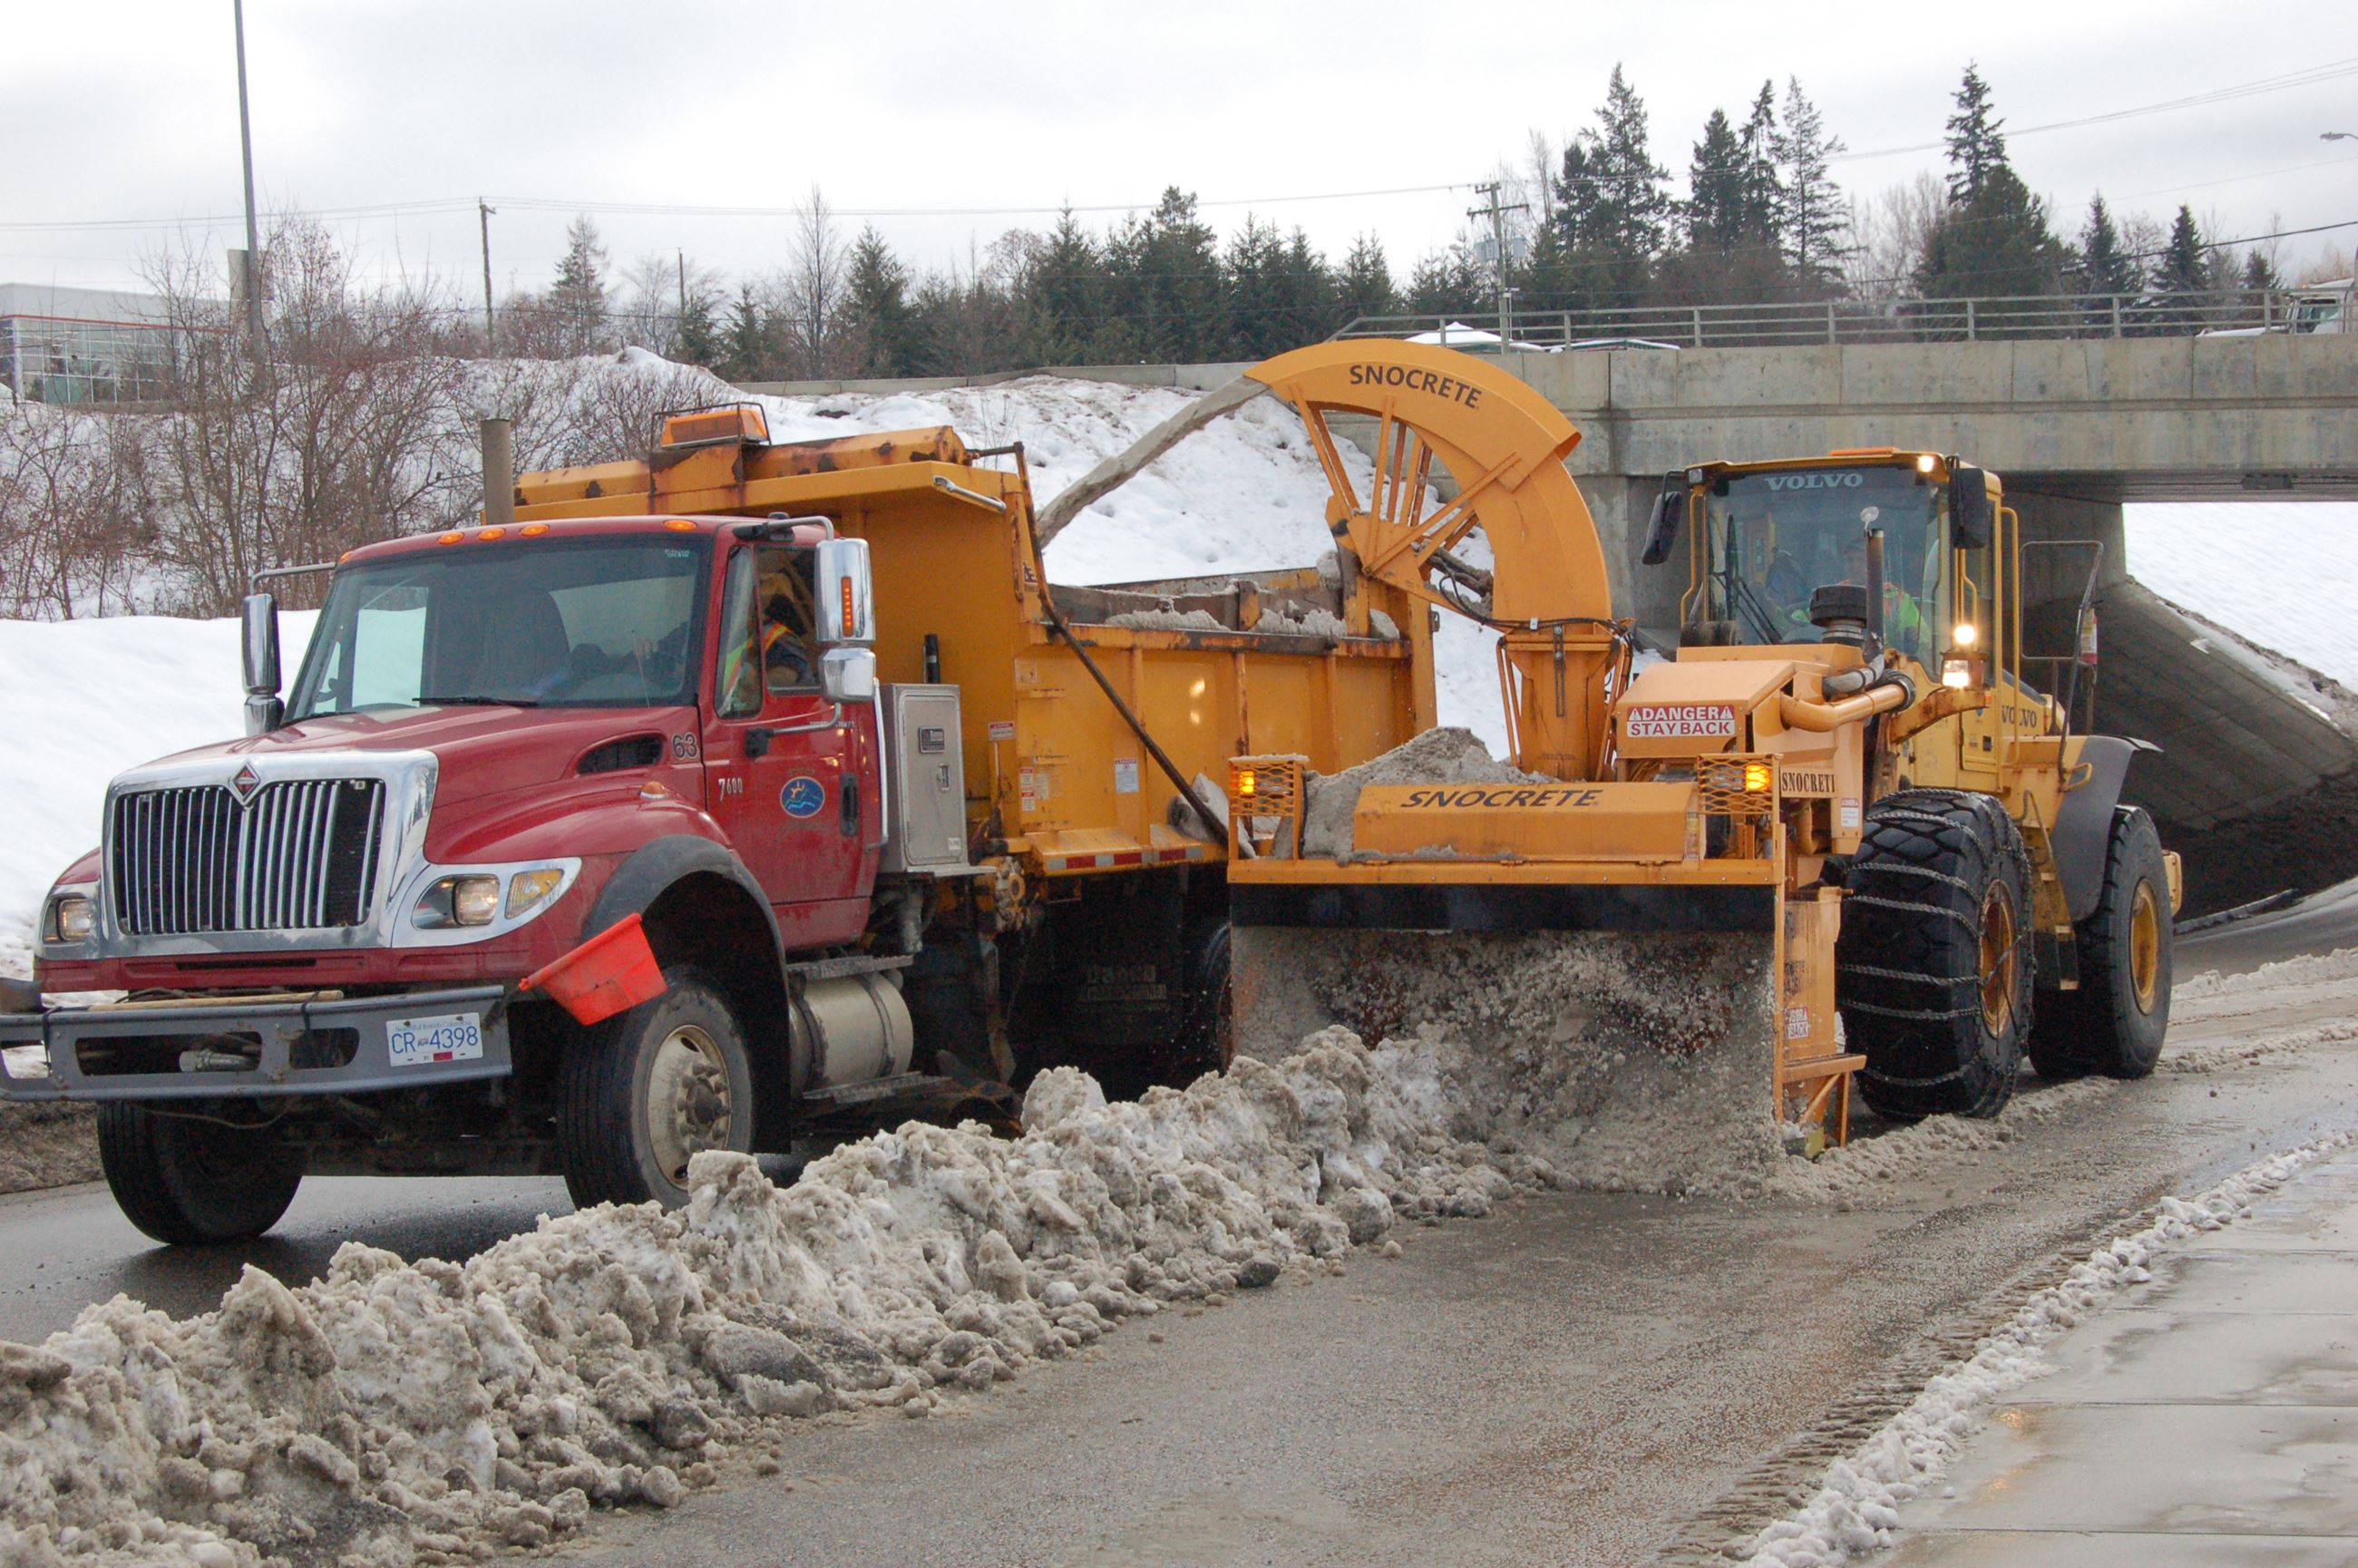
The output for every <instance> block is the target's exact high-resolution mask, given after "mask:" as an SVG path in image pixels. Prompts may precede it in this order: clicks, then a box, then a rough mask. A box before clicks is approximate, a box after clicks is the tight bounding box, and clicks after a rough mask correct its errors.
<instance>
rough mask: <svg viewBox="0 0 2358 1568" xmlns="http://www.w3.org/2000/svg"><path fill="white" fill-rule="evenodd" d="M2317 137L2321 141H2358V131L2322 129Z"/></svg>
mask: <svg viewBox="0 0 2358 1568" xmlns="http://www.w3.org/2000/svg"><path fill="white" fill-rule="evenodd" d="M2317 139H2318V140H2319V141H2320V142H2358V131H2320V132H2319V133H2318V134H2317Z"/></svg>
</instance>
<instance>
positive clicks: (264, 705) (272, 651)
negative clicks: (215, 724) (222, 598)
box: [239, 593, 287, 735]
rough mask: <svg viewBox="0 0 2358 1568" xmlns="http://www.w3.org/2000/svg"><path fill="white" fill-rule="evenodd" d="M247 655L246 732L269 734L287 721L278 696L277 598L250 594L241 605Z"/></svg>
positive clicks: (263, 594)
mask: <svg viewBox="0 0 2358 1568" xmlns="http://www.w3.org/2000/svg"><path fill="white" fill-rule="evenodd" d="M239 616H240V621H241V629H242V630H243V633H244V635H243V638H242V640H241V641H242V647H243V654H244V655H245V732H246V733H247V734H249V735H267V734H269V733H270V731H272V730H276V729H277V728H278V726H279V724H280V723H281V722H282V721H283V720H284V719H285V717H286V712H287V705H286V704H285V703H283V702H281V701H279V699H278V600H276V599H273V598H272V597H271V596H270V595H268V594H266V593H249V594H247V595H246V596H245V600H244V602H243V604H242V605H240V606H239Z"/></svg>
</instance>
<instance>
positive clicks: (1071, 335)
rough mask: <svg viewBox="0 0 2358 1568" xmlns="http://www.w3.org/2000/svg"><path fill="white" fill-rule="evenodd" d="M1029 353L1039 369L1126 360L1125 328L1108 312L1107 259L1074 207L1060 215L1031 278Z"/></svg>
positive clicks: (1027, 293) (1027, 306) (1027, 329)
mask: <svg viewBox="0 0 2358 1568" xmlns="http://www.w3.org/2000/svg"><path fill="white" fill-rule="evenodd" d="M1025 296H1026V297H1025V301H1024V304H1025V310H1024V328H1023V333H1024V341H1025V352H1026V355H1027V357H1028V359H1029V361H1030V362H1031V363H1033V364H1035V365H1055V364H1083V363H1087V362H1093V361H1095V362H1112V361H1114V360H1118V359H1120V358H1122V357H1124V355H1123V354H1122V352H1121V351H1120V349H1119V348H1118V347H1116V346H1115V345H1116V344H1117V343H1118V342H1119V341H1120V338H1121V332H1120V327H1119V324H1118V323H1116V322H1115V321H1113V320H1112V319H1110V317H1109V314H1108V311H1109V306H1110V300H1109V295H1108V287H1107V280H1106V258H1105V255H1104V254H1103V253H1102V252H1101V251H1099V249H1098V245H1097V243H1096V242H1095V241H1094V240H1092V239H1090V237H1089V233H1088V231H1087V229H1084V228H1083V227H1081V223H1080V220H1078V219H1077V218H1076V217H1074V216H1073V211H1072V209H1071V208H1069V207H1068V208H1066V209H1065V211H1062V212H1060V213H1058V214H1057V215H1056V226H1055V228H1053V229H1051V230H1049V231H1048V237H1047V240H1046V243H1044V244H1043V245H1042V246H1041V249H1040V254H1039V255H1038V257H1037V258H1036V259H1035V260H1034V261H1033V265H1032V268H1031V271H1030V273H1029V275H1028V276H1027V278H1026V280H1025Z"/></svg>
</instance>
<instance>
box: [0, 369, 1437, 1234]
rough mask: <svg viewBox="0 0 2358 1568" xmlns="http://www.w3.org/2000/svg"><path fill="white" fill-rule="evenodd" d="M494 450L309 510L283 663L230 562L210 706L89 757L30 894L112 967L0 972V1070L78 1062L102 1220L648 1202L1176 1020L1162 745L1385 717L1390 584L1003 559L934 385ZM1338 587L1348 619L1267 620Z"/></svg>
mask: <svg viewBox="0 0 2358 1568" xmlns="http://www.w3.org/2000/svg"><path fill="white" fill-rule="evenodd" d="M514 503H515V504H514V508H513V518H510V517H508V516H506V515H501V516H500V517H499V518H498V519H497V521H494V522H487V523H486V524H485V525H483V526H481V527H472V528H466V529H459V530H453V531H451V532H449V533H444V534H440V535H427V536H424V537H417V538H408V539H402V540H397V541H394V542H389V543H385V544H380V545H373V546H368V547H366V548H363V549H360V550H356V551H354V552H352V553H351V554H350V555H348V556H346V557H344V558H343V560H342V561H341V562H340V563H338V564H337V565H336V566H335V567H334V568H333V576H332V578H331V579H330V582H329V586H328V588H327V591H326V599H325V608H324V610H323V611H322V612H321V614H320V617H319V625H318V629H317V631H316V633H315V634H314V636H313V638H312V641H311V645H310V648H309V650H308V653H307V654H305V655H304V657H303V660H302V665H301V668H300V670H299V671H298V672H297V675H296V676H295V680H294V683H293V686H292V688H291V690H289V691H288V692H287V695H286V696H285V697H281V696H280V695H279V690H278V688H279V679H278V671H277V667H276V666H277V647H276V609H275V606H274V605H273V604H272V602H271V601H270V600H269V599H267V598H266V597H262V596H257V597H256V598H255V599H254V600H249V601H248V604H247V611H248V614H247V622H246V631H247V637H246V653H247V687H248V690H249V693H250V694H251V695H250V698H249V705H248V712H249V725H248V729H249V730H250V734H249V736H248V738H246V739H243V740H239V741H231V742H228V743H225V744H222V745H217V746H211V747H206V748H203V749H201V750H199V751H195V752H184V753H182V754H180V755H178V756H175V757H171V758H168V759H166V760H164V761H161V762H156V763H153V764H150V765H148V766H146V767H142V768H138V769H135V770H133V771H132V772H130V773H124V775H123V776H121V777H119V778H117V779H115V780H114V782H113V784H112V785H111V786H110V788H109V790H108V793H107V798H106V806H105V819H104V822H103V847H102V848H101V849H98V850H96V851H94V852H93V853H92V854H90V855H88V856H85V857H84V858H83V859H81V860H79V861H77V862H76V863H75V864H74V865H73V866H72V867H70V869H69V870H68V871H66V872H65V874H64V875H63V876H62V877H61V878H60V879H59V881H58V882H57V884H56V886H55V888H54V890H53V891H52V892H51V893H50V894H49V898H48V899H47V901H46V903H45V904H44V906H43V909H42V911H41V917H40V918H41V925H40V933H39V946H38V964H37V979H38V985H39V988H40V989H41V990H42V991H43V992H44V993H64V992H92V991H120V992H124V993H126V1000H123V1001H121V1002H117V1003H112V1004H108V1005H104V1006H95V1007H92V1006H77V1007H57V1008H52V1009H48V1010H45V1011H28V1012H21V1013H17V1014H15V1015H11V1016H7V1017H5V1018H0V1044H8V1045H17V1044H36V1043H37V1044H42V1045H45V1046H46V1047H47V1048H48V1059H47V1065H46V1067H44V1068H42V1069H40V1070H39V1071H38V1072H35V1071H33V1070H32V1069H30V1068H26V1069H25V1074H26V1076H0V1097H5V1098H9V1099H16V1100H42V1099H50V1100H54V1099H75V1100H91V1101H96V1102H98V1105H99V1107H100V1111H99V1140H100V1148H101V1152H102V1154H103V1161H104V1165H105V1170H106V1175H107V1179H108V1181H109V1183H110V1184H111V1185H112V1186H113V1188H114V1193H115V1195H116V1197H117V1199H118V1200H119V1202H120V1203H121V1205H122V1206H123V1208H124V1212H125V1213H126V1214H127V1215H128V1216H129V1217H131V1219H132V1220H133V1221H134V1223H135V1224H136V1225H138V1226H139V1227H140V1228H142V1229H143V1230H145V1231H146V1232H147V1233H148V1234H150V1235H152V1236H155V1237H157V1238H160V1239H163V1240H166V1241H170V1242H199V1241H214V1240H222V1239H227V1238H236V1237H242V1236H249V1235H253V1234H255V1233H258V1232H260V1231H262V1230H265V1229H266V1228H268V1227H270V1226H271V1225H272V1224H274V1223H275V1222H276V1220H277V1218H278V1217H279V1216H280V1215H281V1214H282V1213H283V1212H284V1211H285V1209H286V1207H287V1204H288V1202H289V1201H290V1200H291V1199H292V1197H293V1195H294V1193H295V1190H296V1186H297V1183H298V1182H300V1180H301V1179H302V1177H303V1176H304V1174H305V1173H540V1172H561V1173H563V1174H564V1176H565V1177H566V1180H567V1182H568V1185H569V1187H570V1189H571V1191H572V1194H573V1195H574V1197H575V1199H576V1201H577V1202H580V1203H585V1204H586V1203H591V1202H597V1201H600V1200H604V1199H618V1200H642V1199H647V1198H654V1199H658V1200H661V1201H664V1202H666V1203H676V1202H678V1201H681V1199H682V1198H683V1196H684V1190H683V1184H684V1182H685V1181H686V1178H687V1162H688V1158H689V1156H690V1155H691V1154H693V1153H695V1152H697V1151H698V1150H702V1149H708V1148H728V1149H739V1150H751V1151H755V1152H774V1153H778V1154H782V1155H793V1154H795V1153H797V1152H809V1151H811V1150H812V1149H814V1148H817V1147H824V1146H825V1145H826V1144H827V1142H828V1141H832V1140H834V1139H838V1138H840V1137H842V1136H844V1135H846V1134H847V1133H849V1132H855V1131H859V1130H865V1129H867V1128H870V1127H872V1126H874V1125H877V1124H878V1122H879V1121H880V1120H882V1119H898V1118H902V1117H905V1116H909V1115H957V1114H968V1113H973V1112H975V1111H978V1110H981V1111H986V1112H987V1111H990V1110H991V1109H993V1108H1004V1107H1006V1106H1007V1105H1008V1104H1009V1103H1010V1098H1011V1091H1010V1088H1009V1086H1010V1085H1011V1084H1015V1083H1019V1082H1021V1081H1022V1076H1023V1075H1024V1074H1025V1073H1027V1072H1029V1071H1032V1070H1034V1069H1036V1068H1037V1067H1038V1066H1040V1065H1044V1064H1046V1063H1050V1062H1058V1061H1076V1062H1081V1063H1085V1064H1086V1065H1089V1066H1090V1067H1091V1068H1092V1069H1094V1070H1096V1071H1098V1072H1099V1073H1100V1074H1102V1075H1104V1076H1106V1077H1107V1078H1108V1079H1109V1084H1110V1085H1112V1086H1114V1087H1131V1088H1134V1087H1141V1086H1142V1085H1143V1084H1145V1083H1147V1082H1150V1081H1153V1080H1156V1079H1169V1078H1174V1077H1183V1076H1189V1075H1192V1073H1193V1072H1194V1071H1195V1070H1198V1069H1200V1068H1202V1067H1204V1066H1207V1065H1218V1063H1219V1061H1220V1059H1221V1046H1220V1044H1219V1027H1220V1018H1221V999H1222V998H1223V997H1224V995H1225V992H1226V983H1227V945H1226V932H1227V923H1226V920H1227V893H1226V887H1225V880H1224V876H1223V871H1224V863H1223V862H1224V858H1225V854H1226V850H1225V847H1224V845H1225V837H1226V836H1225V833H1224V831H1223V829H1222V827H1221V825H1220V824H1219V823H1218V822H1217V820H1213V821H1209V822H1207V821H1206V820H1205V819H1206V818H1214V819H1217V817H1218V816H1219V815H1220V812H1221V810H1222V806H1221V804H1220V802H1219V801H1218V800H1217V798H1215V796H1216V795H1217V791H1216V790H1215V789H1211V788H1203V789H1198V788H1197V787H1196V786H1195V781H1196V780H1197V779H1198V778H1202V777H1206V776H1208V777H1209V778H1224V777H1225V776H1226V766H1227V759H1228V758H1229V757H1231V756H1234V755H1238V754H1243V753H1252V752H1298V753H1300V754H1302V755H1303V756H1306V757H1309V758H1311V759H1312V760H1313V761H1314V763H1315V764H1316V765H1318V766H1321V767H1324V768H1328V769H1333V768H1339V767H1343V766H1347V765H1348V764H1350V763H1352V762H1357V761H1360V760H1362V759H1364V758H1367V757H1369V756H1373V755H1375V754H1377V753H1379V752H1383V751H1385V750H1387V749H1389V748H1390V747H1391V746H1393V745H1396V744H1398V743H1399V742H1400V741H1403V740H1405V739H1406V738H1408V737H1409V736H1411V735H1413V734H1415V733H1417V732H1418V731H1419V730H1422V729H1424V728H1425V727H1427V726H1429V725H1430V724H1431V723H1432V721H1433V680H1432V674H1431V669H1432V666H1431V661H1430V657H1429V654H1430V644H1429V641H1428V639H1429V629H1428V625H1427V622H1426V618H1425V616H1424V615H1423V614H1422V613H1421V612H1420V613H1415V614H1412V613H1411V612H1410V607H1409V606H1408V604H1407V603H1406V602H1405V601H1404V600H1401V598H1400V596H1399V595H1397V594H1396V593H1395V592H1394V591H1393V590H1391V589H1387V588H1385V587H1384V586H1383V585H1381V584H1373V583H1370V584H1364V585H1355V586H1354V589H1353V590H1352V592H1351V593H1350V594H1349V595H1348V596H1347V595H1346V594H1345V592H1344V590H1343V589H1342V587H1341V585H1340V583H1339V582H1338V581H1337V580H1336V579H1333V578H1330V577H1322V576H1321V575H1320V574H1319V573H1318V572H1316V571H1301V572H1291V573H1270V574H1262V575H1260V576H1259V577H1250V578H1244V579H1220V580H1218V581H1216V582H1207V583H1155V584H1138V585H1130V587H1128V588H1121V589H1064V588H1059V589H1055V592H1054V593H1053V595H1052V594H1051V592H1050V591H1049V589H1047V587H1046V584H1045V579H1044V572H1043V570H1042V568H1041V564H1040V557H1039V552H1038V548H1037V546H1036V545H1035V543H1034V537H1033V514H1032V497H1031V493H1030V490H1029V487H1028V484H1027V481H1026V479H1025V475H1024V472H1023V470H1022V460H1021V453H1020V451H1019V450H1016V449H1005V450H1002V451H1000V452H997V453H982V452H976V451H970V450H968V448H967V447H966V446H965V445H964V443H963V442H962V441H961V440H960V439H959V438H958V437H957V435H956V434H955V433H953V432H952V431H950V430H948V429H932V430H918V431H903V432H898V433H893V434H886V435H877V436H862V437H857V438H849V439H844V440H838V441H826V442H807V443H772V442H770V441H769V440H768V439H767V438H766V431H765V429H764V427H763V423H762V420H761V416H760V411H759V410H758V409H757V408H754V407H751V406H742V407H737V406H732V407H725V408H719V409H715V410H707V411H698V412H693V413H690V414H687V415H683V416H676V417H674V418H672V419H670V420H669V421H668V422H667V423H666V425H665V429H664V432H663V436H662V438H661V439H660V441H659V442H658V443H657V444H656V445H655V447H654V450H653V452H652V453H651V456H650V457H649V458H648V459H647V460H644V461H639V462H628V463H619V464H612V465H607V466H604V467H600V468H595V469H576V470H560V471H557V472H552V473H546V474H536V475H527V476H525V478H524V479H523V480H522V481H521V482H519V483H517V484H516V485H515V487H514ZM498 510H504V509H498ZM1347 600H1348V602H1347ZM1174 610H1175V611H1178V614H1177V615H1176V616H1175V617H1174V616H1173V615H1172V614H1171V612H1172V611H1174ZM1199 611H1200V612H1201V613H1198V612H1199ZM1317 611H1324V612H1325V619H1324V620H1323V621H1322V620H1320V619H1319V618H1318V616H1317V615H1316V614H1315V613H1314V612H1317ZM1371 611H1372V613H1371ZM1347 614H1349V615H1350V616H1351V620H1350V624H1353V625H1357V626H1358V627H1361V628H1371V627H1374V626H1377V625H1380V627H1381V629H1382V630H1381V633H1380V634H1379V633H1378V632H1376V631H1374V630H1369V631H1368V633H1367V634H1364V635H1351V634H1340V635H1304V634H1301V633H1299V631H1298V630H1296V629H1298V628H1299V627H1300V626H1302V625H1303V624H1304V623H1305V622H1309V623H1315V624H1323V625H1328V626H1330V627H1331V626H1336V625H1340V624H1342V622H1340V621H1339V620H1338V619H1337V618H1338V617H1343V616H1345V615H1347ZM1377 617H1380V619H1377ZM1265 618H1270V619H1269V620H1268V623H1269V625H1271V626H1273V627H1279V628H1284V630H1279V631H1264V630H1256V628H1257V627H1259V626H1260V625H1261V624H1262V623H1263V621H1264V619H1265ZM1126 619H1127V620H1130V621H1132V622H1144V624H1132V625H1122V624H1118V623H1117V622H1122V621H1124V620H1126ZM1158 619H1160V620H1162V621H1164V622H1168V621H1171V620H1174V619H1175V620H1177V621H1179V622H1184V629H1182V630H1158V629H1156V628H1155V625H1154V624H1152V622H1156V621H1157V620H1158ZM1401 627H1405V628H1406V630H1405V631H1401V630H1400V628H1401ZM657 993H659V994H657ZM552 996H559V997H561V998H562V1000H552ZM616 1009H619V1011H615V1010H616ZM26 1055H27V1054H25V1053H18V1054H16V1060H17V1061H19V1062H22V1061H23V1060H24V1058H25V1056H26Z"/></svg>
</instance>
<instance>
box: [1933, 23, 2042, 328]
mask: <svg viewBox="0 0 2358 1568" xmlns="http://www.w3.org/2000/svg"><path fill="white" fill-rule="evenodd" d="M1956 105H1957V112H1956V114H1953V115H1952V116H1951V117H1950V120H1949V198H1950V200H1949V208H1948V210H1947V211H1944V212H1942V214H1941V215H1940V217H1939V218H1938V219H1936V220H1935V221H1934V222H1933V224H1932V227H1931V231H1930V232H1928V233H1927V234H1926V235H1925V239H1924V254H1923V258H1922V260H1921V261H1920V262H1919V263H1918V264H1917V268H1916V287H1917V289H1918V291H1919V292H1920V293H1921V294H1923V295H1924V296H1925V297H1927V298H1935V299H1962V298H1993V297H2025V296H2035V295H2051V294H2054V293H2057V292H2058V291H2060V289H2061V287H2062V276H2063V270H2064V265H2065V262H2066V257H2065V255H2064V252H2063V247H2062V246H2061V244H2060V243H2057V241H2056V239H2055V236H2054V234H2053V233H2052V232H2050V230H2049V228H2048V224H2047V205H2046V203H2045V202H2043V201H2041V200H2039V198H2038V197H2036V196H2033V195H2032V194H2031V193H2030V188H2029V187H2028V186H2026V185H2025V184H2023V183H2022V178H2021V177H2020V176H2019V175H2017V174H2016V173H2015V172H2014V168H2013V166H2012V165H2010V164H2008V163H2007V162H2006V140H2005V138H2004V137H2003V136H2001V135H1999V134H1998V127H1999V126H2000V125H2001V124H2003V122H2002V121H2000V120H1998V119H1997V118H1996V115H1995V114H1993V113H1992V112H1991V111H1992V102H1991V97H1990V90H1989V84H1988V83H1987V82H1985V81H1983V80H1982V78H1981V73H1980V72H1979V71H1978V70H1975V69H1974V67H1973V66H1971V65H1968V66H1966V67H1965V76H1964V81H1963V85H1962V86H1960V87H1959V88H1958V90H1957V95H1956ZM2004 314H2005V313H2004V312H1999V313H1998V314H1996V315H1991V314H1990V313H1987V312H1983V313H1981V317H1982V319H1984V320H1985V321H1987V322H1991V323H1998V324H1997V325H1994V326H1992V327H1991V328H1990V329H1989V330H2003V327H2002V319H2003V315H2004Z"/></svg>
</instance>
